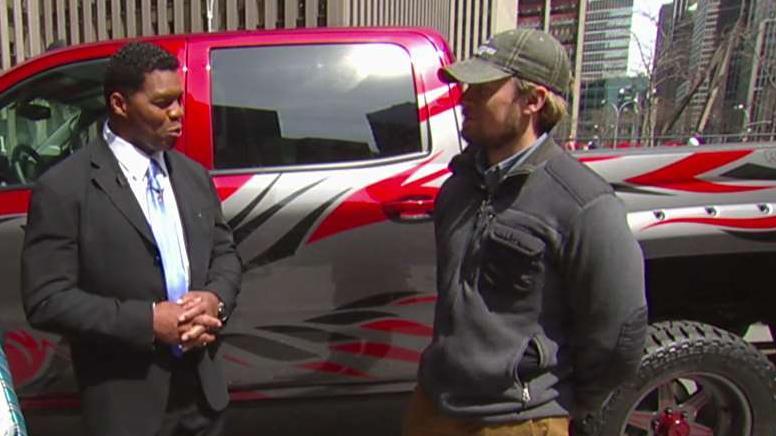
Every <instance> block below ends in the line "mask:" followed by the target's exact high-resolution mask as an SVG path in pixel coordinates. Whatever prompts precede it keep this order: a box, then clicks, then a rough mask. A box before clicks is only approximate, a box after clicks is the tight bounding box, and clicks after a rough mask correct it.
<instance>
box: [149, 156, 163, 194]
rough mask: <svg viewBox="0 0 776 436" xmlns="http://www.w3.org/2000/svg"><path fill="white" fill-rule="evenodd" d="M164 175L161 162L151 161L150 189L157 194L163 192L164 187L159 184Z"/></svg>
mask: <svg viewBox="0 0 776 436" xmlns="http://www.w3.org/2000/svg"><path fill="white" fill-rule="evenodd" d="M162 174H164V171H162V167H160V166H159V162H157V161H156V159H151V161H150V163H149V165H148V187H149V188H150V189H151V190H152V191H154V192H156V193H157V194H159V193H161V192H162V185H161V184H160V183H159V179H158V178H157V177H159V176H160V175H162Z"/></svg>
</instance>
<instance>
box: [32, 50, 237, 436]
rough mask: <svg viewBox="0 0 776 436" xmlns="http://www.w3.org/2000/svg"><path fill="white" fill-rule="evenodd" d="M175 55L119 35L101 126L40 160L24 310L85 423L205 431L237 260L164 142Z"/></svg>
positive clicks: (205, 191)
mask: <svg viewBox="0 0 776 436" xmlns="http://www.w3.org/2000/svg"><path fill="white" fill-rule="evenodd" d="M178 66H179V65H178V61H177V59H176V58H175V57H173V56H172V55H170V54H169V53H167V52H166V51H164V50H162V49H161V48H159V47H157V46H155V45H152V44H148V43H130V44H127V45H126V46H124V47H123V48H122V49H121V50H120V51H119V52H118V53H116V54H115V55H114V56H113V57H112V58H111V60H110V62H109V64H108V68H107V71H106V75H105V98H106V102H107V106H108V122H107V123H105V125H104V127H103V131H102V135H101V136H100V137H99V138H98V139H97V140H95V141H94V142H92V143H91V144H89V145H88V146H87V147H85V148H84V149H82V150H80V151H78V152H77V153H75V154H74V155H72V156H71V157H69V158H68V159H66V160H65V161H63V162H62V163H60V164H58V165H57V166H55V167H54V168H52V169H50V170H49V171H47V172H46V173H45V174H44V175H43V176H42V177H41V178H40V179H39V180H38V182H37V184H36V185H35V187H34V189H33V192H32V197H31V200H30V209H29V215H28V222H27V230H26V236H25V241H24V251H23V256H22V280H23V291H22V292H23V301H24V307H25V310H26V313H27V318H28V319H29V321H30V323H31V324H32V325H33V326H34V327H36V328H40V329H44V330H48V331H52V332H56V333H60V334H62V335H64V336H65V337H66V338H67V339H68V341H69V342H70V348H71V351H72V361H73V367H74V370H75V376H76V380H77V382H78V387H79V390H80V395H81V407H82V411H83V415H84V420H85V424H86V427H87V429H88V432H89V433H90V434H92V435H99V436H106V435H108V436H113V435H117V436H118V435H127V436H129V435H132V436H142V435H148V436H151V435H184V434H185V435H216V434H221V432H222V426H223V420H222V415H221V412H222V411H223V409H224V408H225V407H226V405H227V403H228V401H229V397H228V393H227V386H226V381H225V379H224V376H223V373H222V367H221V360H220V358H218V357H217V356H216V351H217V347H218V340H217V339H218V331H219V329H220V328H221V326H222V323H223V322H225V321H226V318H227V317H228V315H229V314H230V313H231V311H232V310H233V308H234V305H235V299H236V297H237V293H238V292H239V285H240V274H241V265H240V260H239V258H238V256H237V253H236V251H235V247H234V243H233V241H232V236H231V231H230V229H229V227H228V225H227V224H226V222H225V220H224V217H223V215H222V212H221V205H220V201H219V199H218V197H217V195H216V191H215V188H214V186H213V183H212V181H211V180H210V178H209V176H208V173H207V172H206V171H205V169H204V168H202V167H201V166H200V165H198V164H196V163H194V162H193V161H191V160H190V159H188V158H186V157H185V156H183V155H182V154H180V153H178V152H176V151H174V150H173V146H174V144H175V141H176V139H177V138H178V136H180V134H181V126H182V125H181V121H182V117H183V107H182V106H181V95H182V93H183V87H182V84H181V79H180V77H179V75H178V72H177V70H178Z"/></svg>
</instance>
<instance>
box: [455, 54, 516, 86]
mask: <svg viewBox="0 0 776 436" xmlns="http://www.w3.org/2000/svg"><path fill="white" fill-rule="evenodd" d="M511 75H512V74H510V73H508V72H506V71H504V70H502V69H500V68H498V67H497V66H495V65H493V64H492V63H490V62H488V61H485V60H482V59H480V58H478V57H472V58H469V59H467V60H465V61H461V62H456V63H454V64H453V65H450V66H449V67H446V68H443V69H442V74H441V76H442V79H443V80H446V81H447V82H449V83H450V82H460V83H472V84H477V83H488V82H493V81H496V80H501V79H504V78H507V77H509V76H511Z"/></svg>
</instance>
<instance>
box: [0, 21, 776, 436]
mask: <svg viewBox="0 0 776 436" xmlns="http://www.w3.org/2000/svg"><path fill="white" fill-rule="evenodd" d="M150 40H151V41H153V42H156V43H158V44H160V45H162V46H163V47H165V48H166V49H167V50H169V51H170V52H171V53H173V54H175V55H176V56H177V57H178V58H179V60H180V61H181V65H182V68H181V71H180V74H181V76H182V78H183V80H184V83H185V96H184V107H185V110H186V116H185V118H184V128H183V130H184V132H185V133H184V135H183V136H182V137H181V139H180V141H179V143H178V145H177V147H178V149H179V150H181V151H182V152H184V153H186V154H187V155H188V156H190V157H192V158H193V159H195V160H197V161H199V162H200V163H201V164H202V165H204V166H205V167H207V168H208V169H210V170H211V173H212V176H213V179H214V181H215V184H216V186H217V189H218V193H219V195H220V197H221V199H222V205H223V209H224V212H225V215H226V217H227V219H228V221H229V224H230V225H231V226H232V227H233V229H234V236H235V240H236V242H237V245H238V250H239V252H240V254H241V256H242V258H243V260H244V261H245V274H244V283H243V291H242V293H241V296H240V300H239V304H238V311H237V313H236V314H235V315H234V316H233V317H232V319H231V320H230V323H229V325H228V330H227V331H226V332H225V334H224V344H223V346H222V347H221V350H222V351H223V353H224V358H225V360H226V363H227V365H226V369H225V370H226V374H227V377H228V380H229V383H230V389H231V395H232V398H233V400H236V401H248V400H260V399H266V398H307V399H309V398H316V397H321V398H323V397H329V396H333V395H350V394H377V393H384V392H401V391H408V390H410V389H411V388H412V386H413V385H414V383H415V382H414V379H415V371H416V366H417V362H418V359H419V357H420V353H421V351H422V350H423V348H424V347H425V345H426V344H427V343H428V340H429V337H430V335H431V333H432V327H431V326H432V316H433V305H434V301H435V274H434V266H435V259H434V252H433V247H434V244H433V231H432V224H431V222H430V220H431V217H432V214H433V204H434V198H435V196H436V194H437V192H438V189H439V187H440V185H441V184H442V182H443V181H444V180H445V178H446V177H447V176H448V170H447V163H448V161H449V160H450V158H451V157H452V156H454V155H455V154H456V153H458V152H460V150H461V149H462V148H463V147H464V144H463V142H462V140H461V138H460V136H459V134H458V128H459V122H460V118H459V112H458V110H457V102H458V100H459V97H460V91H461V90H460V89H459V88H458V87H457V86H455V85H448V84H445V83H443V82H442V81H440V79H439V77H438V71H439V68H440V67H441V66H443V65H446V64H448V63H449V62H451V54H450V50H449V49H448V47H447V45H446V44H445V42H444V40H443V39H442V38H441V37H440V36H439V35H438V34H437V33H435V32H433V31H430V30H423V29H410V28H394V29H388V28H380V29H364V28H359V29H307V30H295V31H273V32H262V31H255V32H233V33H215V34H197V35H175V36H166V37H158V38H152V39H150ZM121 44H122V42H121V41H111V42H103V43H97V44H91V45H83V46H77V47H72V48H66V49H60V50H57V51H53V52H51V53H47V54H44V55H42V56H40V57H37V58H35V59H32V60H30V61H28V62H26V63H24V64H22V65H19V66H17V67H15V68H14V69H11V70H9V71H7V72H6V73H4V74H3V75H0V259H3V262H0V277H3V281H2V285H1V286H0V291H1V292H0V299H1V300H0V301H1V304H0V310H2V316H0V328H2V329H3V330H5V331H6V332H7V334H6V352H7V355H8V358H9V360H10V363H11V367H12V371H13V375H14V379H15V382H16V388H17V392H18V394H19V395H20V398H21V401H22V403H23V405H24V407H27V408H32V407H51V406H53V405H60V406H61V405H74V404H76V401H77V400H76V399H75V398H76V397H75V395H74V393H75V390H76V389H75V385H74V379H73V376H72V368H71V366H70V363H69V356H68V348H67V344H66V343H65V342H64V340H63V339H62V338H60V337H58V336H56V335H51V334H48V333H44V332H40V331H36V330H33V329H31V328H30V327H29V326H28V325H27V323H26V321H25V319H24V315H23V311H22V308H21V303H20V296H19V295H20V289H19V288H20V284H19V277H20V273H19V257H20V249H21V243H22V237H23V232H24V223H25V214H26V211H27V202H28V200H29V193H30V186H31V184H33V183H34V181H35V179H36V178H37V177H38V176H39V175H40V174H41V173H42V172H43V171H45V170H46V169H47V168H50V167H51V166H52V165H56V163H57V162H59V161H61V160H62V159H65V158H66V157H67V156H68V155H70V154H71V153H73V152H74V151H75V150H77V149H78V148H80V147H82V146H83V145H84V144H85V143H87V142H88V141H89V140H90V139H92V138H94V137H95V135H98V134H99V133H100V129H101V126H102V120H103V119H104V116H105V113H104V112H105V110H104V103H103V94H102V84H101V77H102V74H103V71H104V68H105V65H106V62H107V59H108V57H109V56H110V55H111V54H112V53H113V52H114V51H115V50H116V49H117V48H118V47H119V46H120V45H121ZM578 156H579V158H580V159H581V160H582V161H584V162H585V163H587V164H588V165H589V166H590V167H591V168H592V169H594V170H595V171H597V172H598V173H599V174H600V175H601V176H603V177H604V178H606V179H607V180H608V181H609V182H610V183H611V184H612V186H613V187H614V188H615V189H616V190H617V192H618V194H619V195H620V197H621V198H622V199H623V201H624V202H625V204H626V205H627V208H628V211H629V223H630V225H631V228H632V229H633V231H634V233H635V234H636V235H637V236H638V238H639V241H640V243H641V244H642V248H643V249H644V252H645V255H646V259H647V282H648V292H649V303H650V316H651V320H652V321H653V322H655V324H653V326H652V327H651V331H650V338H649V343H648V345H647V348H646V350H645V356H644V359H643V363H642V367H641V369H640V371H639V374H638V377H637V378H636V379H634V380H633V381H632V382H631V383H629V384H627V385H625V386H623V387H622V388H621V389H620V390H618V391H617V392H616V393H615V394H614V396H613V397H612V399H611V400H610V402H609V403H608V406H607V409H606V411H605V415H604V416H605V425H606V427H605V428H604V433H603V434H606V435H610V434H629V435H631V434H633V435H638V434H653V433H649V432H650V431H652V430H651V429H653V428H658V427H656V426H663V427H660V428H664V429H667V430H665V431H666V432H667V431H669V430H671V429H676V428H679V427H672V426H679V425H681V426H687V428H690V429H691V430H693V431H694V432H695V433H692V434H711V433H712V432H713V434H716V435H766V434H769V435H770V434H771V433H770V432H771V431H772V429H773V428H776V415H774V414H773V410H776V375H775V374H776V372H774V368H773V366H772V364H771V363H770V362H769V361H768V360H767V359H766V357H765V356H764V355H763V354H762V353H760V352H759V351H757V350H756V349H755V348H754V347H753V346H752V345H751V344H748V343H746V342H744V341H743V340H742V339H741V337H740V335H742V334H743V333H744V332H745V331H746V329H747V328H748V326H749V325H751V324H752V323H755V322H761V323H765V324H767V325H771V327H773V325H774V324H776V317H774V310H773V308H774V307H775V306H776V305H775V304H774V303H776V301H775V300H776V292H772V291H771V290H770V289H769V287H768V283H770V278H771V276H770V273H771V272H772V270H771V269H770V268H772V265H773V262H774V251H775V250H776V236H775V235H776V211H774V206H776V144H759V143H751V142H750V143H747V144H729V145H724V146H707V147H701V148H694V149H689V148H687V149H680V148H654V149H644V148H629V149H627V150H601V149H599V150H594V151H591V152H586V153H585V152H580V153H579V154H578ZM116 249H121V248H120V247H116ZM682 428H683V427H682ZM658 434H659V433H658ZM665 434H668V433H665Z"/></svg>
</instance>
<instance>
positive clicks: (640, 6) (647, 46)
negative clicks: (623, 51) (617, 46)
mask: <svg viewBox="0 0 776 436" xmlns="http://www.w3.org/2000/svg"><path fill="white" fill-rule="evenodd" d="M672 1H673V0H634V1H633V23H632V25H631V31H632V32H633V34H634V35H635V38H633V39H631V43H630V53H629V55H628V73H629V74H638V73H640V72H646V70H647V67H646V66H645V65H644V62H643V61H642V56H641V54H640V51H639V47H638V46H639V44H638V43H637V42H636V39H638V40H639V41H640V42H641V46H642V47H643V50H644V52H645V53H649V55H648V58H650V59H651V58H652V56H653V55H654V51H655V37H656V36H657V22H658V18H659V17H660V7H661V6H662V5H664V4H666V3H671V2H672Z"/></svg>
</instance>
